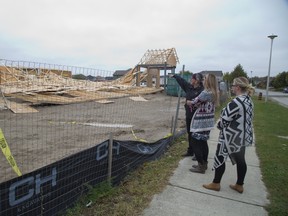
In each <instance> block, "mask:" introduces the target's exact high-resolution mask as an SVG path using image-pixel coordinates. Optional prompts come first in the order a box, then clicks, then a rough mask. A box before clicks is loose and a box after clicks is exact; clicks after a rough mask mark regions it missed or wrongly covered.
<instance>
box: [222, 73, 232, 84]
mask: <svg viewBox="0 0 288 216" xmlns="http://www.w3.org/2000/svg"><path fill="white" fill-rule="evenodd" d="M223 80H224V81H225V82H228V83H231V82H232V79H231V77H230V73H229V72H226V73H224V74H223Z"/></svg>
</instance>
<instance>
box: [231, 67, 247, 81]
mask: <svg viewBox="0 0 288 216" xmlns="http://www.w3.org/2000/svg"><path fill="white" fill-rule="evenodd" d="M242 76H244V77H246V78H247V79H248V76H247V73H246V72H245V71H244V69H243V67H242V65H241V64H238V65H237V66H236V67H235V68H234V70H233V71H232V72H231V74H230V81H232V80H233V79H235V78H237V77H242Z"/></svg>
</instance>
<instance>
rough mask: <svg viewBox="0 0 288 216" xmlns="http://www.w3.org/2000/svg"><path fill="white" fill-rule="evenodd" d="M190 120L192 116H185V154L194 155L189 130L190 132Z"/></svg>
mask: <svg viewBox="0 0 288 216" xmlns="http://www.w3.org/2000/svg"><path fill="white" fill-rule="evenodd" d="M191 120H192V117H190V116H186V128H187V134H188V149H187V154H189V155H194V150H193V142H192V138H191V132H190V125H191Z"/></svg>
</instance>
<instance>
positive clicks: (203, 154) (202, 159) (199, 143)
mask: <svg viewBox="0 0 288 216" xmlns="http://www.w3.org/2000/svg"><path fill="white" fill-rule="evenodd" d="M190 134H191V133H190ZM191 140H192V142H193V150H194V153H195V156H196V159H197V161H198V163H200V164H204V163H206V162H207V160H208V154H209V148H208V143H207V141H204V140H197V139H195V138H193V137H192V138H191Z"/></svg>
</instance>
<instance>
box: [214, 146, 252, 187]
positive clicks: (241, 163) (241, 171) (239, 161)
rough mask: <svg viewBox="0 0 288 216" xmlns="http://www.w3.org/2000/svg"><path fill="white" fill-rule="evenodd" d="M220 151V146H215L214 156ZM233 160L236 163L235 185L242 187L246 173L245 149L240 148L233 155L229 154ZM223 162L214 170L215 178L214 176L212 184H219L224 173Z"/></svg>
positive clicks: (224, 166)
mask: <svg viewBox="0 0 288 216" xmlns="http://www.w3.org/2000/svg"><path fill="white" fill-rule="evenodd" d="M219 150H220V145H218V146H217V151H216V154H218V152H219ZM230 157H232V158H233V160H234V161H235V162H236V166H237V182H236V184H238V185H243V184H244V179H245V176H246V172H247V164H246V161H245V147H242V148H241V150H240V152H237V153H233V154H231V156H230ZM225 168H226V165H225V162H224V163H223V164H222V165H221V166H219V167H218V168H216V169H215V176H214V180H213V182H214V183H220V182H221V179H222V176H223V174H224V172H225Z"/></svg>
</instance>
